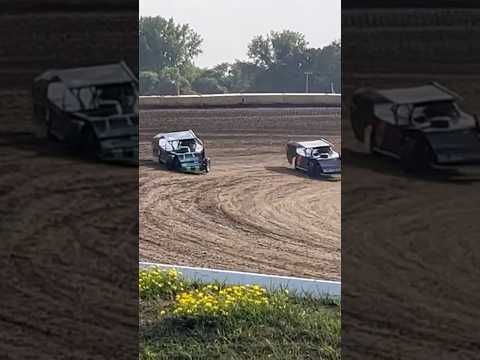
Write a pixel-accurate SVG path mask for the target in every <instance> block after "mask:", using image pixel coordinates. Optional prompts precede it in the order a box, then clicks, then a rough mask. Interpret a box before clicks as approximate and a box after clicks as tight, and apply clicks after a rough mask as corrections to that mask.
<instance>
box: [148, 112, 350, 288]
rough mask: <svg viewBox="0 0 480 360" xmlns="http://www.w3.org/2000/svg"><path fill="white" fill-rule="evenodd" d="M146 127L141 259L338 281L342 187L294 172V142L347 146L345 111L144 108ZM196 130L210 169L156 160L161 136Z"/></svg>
mask: <svg viewBox="0 0 480 360" xmlns="http://www.w3.org/2000/svg"><path fill="white" fill-rule="evenodd" d="M140 118H141V120H140V121H141V122H140V258H141V259H142V260H149V261H157V262H162V263H169V264H177V265H190V266H202V267H214V268H222V269H230V270H243V271H255V272H263V273H272V274H280V275H297V276H308V277H319V278H326V279H340V182H339V181H322V180H316V179H310V178H308V177H306V176H303V175H302V174H300V173H297V172H296V171H294V170H293V169H291V168H289V164H288V162H287V160H286V156H285V145H286V142H287V141H288V140H289V139H298V140H308V139H316V138H318V137H320V136H323V137H326V138H327V139H329V140H330V141H332V142H333V143H334V144H335V146H336V148H337V149H339V148H340V127H341V126H340V109H320V108H303V109H300V108H297V109H294V108H288V109H266V108H265V109H228V110H224V109H222V110H221V109H210V110H145V111H142V112H141V116H140ZM185 129H192V130H194V131H195V132H196V133H197V134H198V135H199V136H200V137H201V138H202V139H203V140H204V142H205V146H206V149H207V155H208V156H209V157H210V158H211V159H212V171H211V172H210V173H209V174H206V175H189V174H180V173H176V172H171V171H166V170H165V169H162V168H161V167H160V166H159V165H157V164H156V163H154V162H153V161H152V156H151V139H152V137H153V136H154V135H155V134H156V133H158V132H166V131H177V130H185Z"/></svg>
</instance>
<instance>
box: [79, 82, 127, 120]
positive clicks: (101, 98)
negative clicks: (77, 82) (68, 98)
mask: <svg viewBox="0 0 480 360" xmlns="http://www.w3.org/2000/svg"><path fill="white" fill-rule="evenodd" d="M71 90H72V94H73V95H75V97H76V99H77V101H78V102H79V104H80V106H81V108H82V110H83V111H87V112H91V111H95V110H101V109H102V108H103V109H107V108H109V107H110V108H111V109H112V108H113V109H114V110H115V113H117V114H119V113H120V114H121V113H133V112H134V110H135V109H134V108H135V105H136V96H135V89H134V88H133V86H132V85H131V84H130V83H126V84H125V83H124V84H114V85H102V86H83V87H78V88H72V89H71ZM116 104H118V106H119V107H120V110H119V111H118V110H117V109H116V108H117V106H116Z"/></svg>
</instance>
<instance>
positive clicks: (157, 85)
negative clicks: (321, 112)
mask: <svg viewBox="0 0 480 360" xmlns="http://www.w3.org/2000/svg"><path fill="white" fill-rule="evenodd" d="M202 42H203V39H202V37H201V36H200V34H198V33H197V32H195V30H193V29H192V28H191V27H190V26H189V25H188V24H177V23H175V22H174V20H173V19H171V18H170V19H165V18H163V17H160V16H157V17H141V18H140V22H139V57H140V58H139V64H140V79H139V80H140V93H141V95H175V94H214V93H239V92H306V91H307V90H308V91H309V92H331V91H332V90H333V91H335V92H337V93H340V92H341V60H340V59H341V43H340V41H333V42H332V43H331V44H329V45H327V46H325V47H322V48H312V47H309V46H308V42H307V40H306V38H305V35H304V34H302V33H299V32H295V31H291V30H283V31H271V32H270V33H269V34H266V35H258V36H256V37H254V38H253V39H252V40H251V41H250V43H249V44H248V52H247V55H248V60H247V61H240V60H235V61H234V62H232V63H221V64H218V65H216V66H214V67H212V68H207V69H202V68H199V67H197V66H196V65H195V64H194V62H193V60H194V58H195V57H196V56H197V55H199V54H201V53H202ZM307 77H308V82H307ZM307 87H308V89H307Z"/></svg>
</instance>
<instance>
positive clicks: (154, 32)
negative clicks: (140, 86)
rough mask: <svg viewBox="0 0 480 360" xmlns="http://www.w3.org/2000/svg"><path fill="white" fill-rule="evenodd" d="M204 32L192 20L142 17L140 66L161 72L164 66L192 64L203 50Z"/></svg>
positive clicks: (172, 66) (179, 67)
mask: <svg viewBox="0 0 480 360" xmlns="http://www.w3.org/2000/svg"><path fill="white" fill-rule="evenodd" d="M202 41H203V40H202V38H201V36H200V35H199V34H198V33H196V32H195V31H194V30H193V29H192V28H190V26H189V25H188V24H175V22H174V21H173V19H169V20H167V19H164V18H163V17H160V16H156V17H141V18H140V22H139V56H140V69H141V70H152V71H156V72H157V73H160V71H162V70H163V69H164V68H166V67H170V68H177V69H181V68H182V67H185V66H188V64H189V63H191V62H192V61H193V58H194V57H195V56H197V55H199V54H200V53H201V51H202V50H201V48H200V46H201V44H202Z"/></svg>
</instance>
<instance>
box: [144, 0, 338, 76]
mask: <svg viewBox="0 0 480 360" xmlns="http://www.w3.org/2000/svg"><path fill="white" fill-rule="evenodd" d="M340 10H341V0H140V15H141V16H157V15H160V16H162V17H165V18H170V17H172V18H173V19H174V21H175V22H176V23H181V24H189V25H190V26H191V27H192V28H193V29H194V30H195V31H196V32H197V33H199V34H200V35H201V36H202V38H203V44H202V50H203V53H202V54H201V55H199V56H198V57H197V58H196V59H195V64H196V65H198V66H200V67H212V66H215V65H217V64H219V63H222V62H233V61H234V60H235V59H239V60H246V59H247V51H248V43H249V42H250V41H251V40H252V38H253V37H255V36H256V35H265V34H267V33H268V32H270V31H271V30H275V31H281V30H285V29H288V30H293V31H298V32H301V33H303V34H305V37H306V40H307V41H308V43H309V47H323V46H325V45H328V44H329V43H331V42H332V41H333V40H336V39H340V37H341V12H340Z"/></svg>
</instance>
